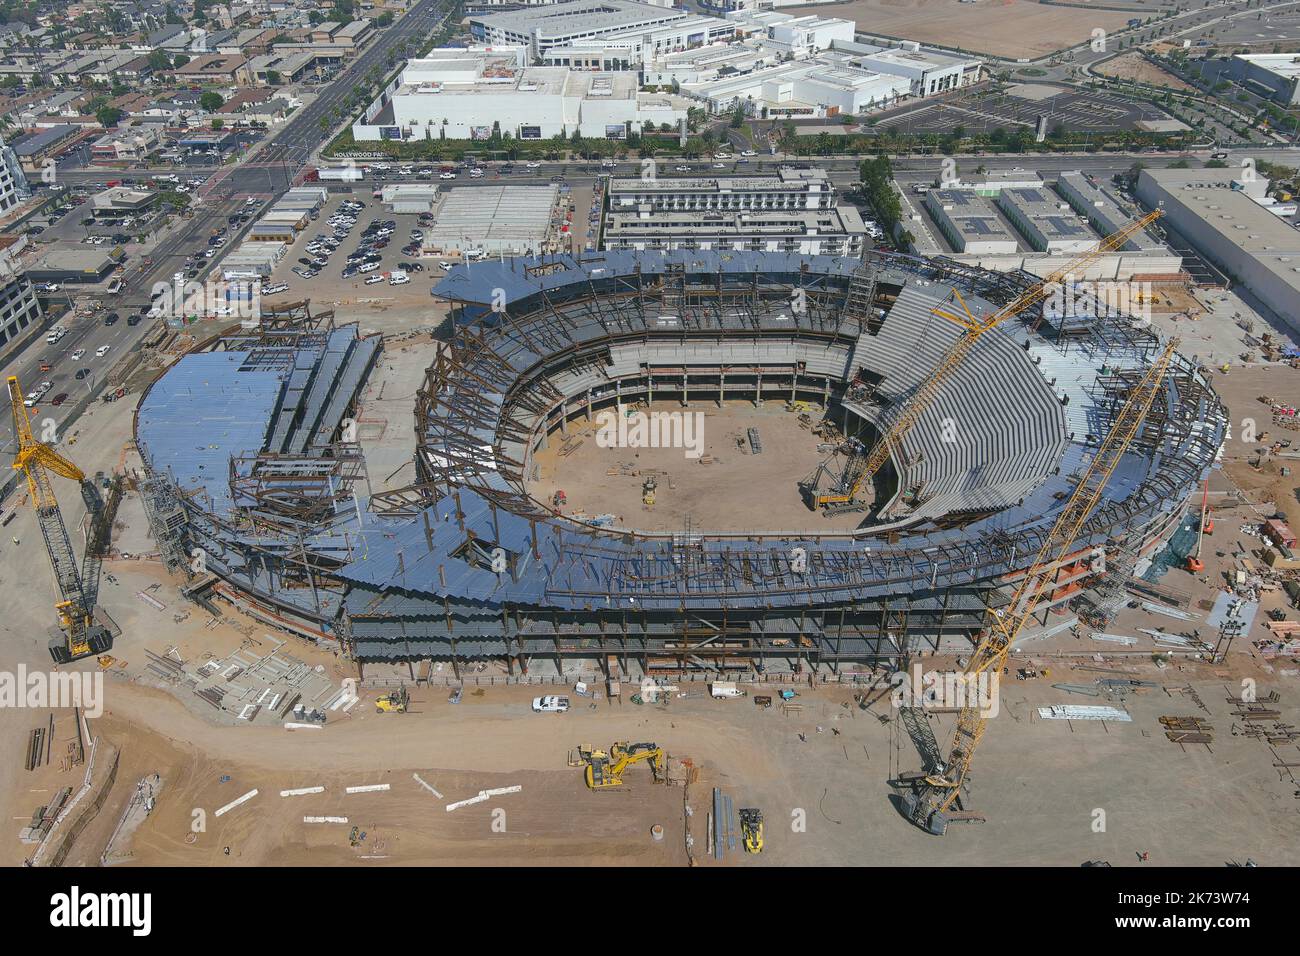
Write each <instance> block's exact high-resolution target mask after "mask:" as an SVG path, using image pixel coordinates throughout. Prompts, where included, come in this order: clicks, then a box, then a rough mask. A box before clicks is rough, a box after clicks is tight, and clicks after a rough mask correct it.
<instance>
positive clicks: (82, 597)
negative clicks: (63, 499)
mask: <svg viewBox="0 0 1300 956" xmlns="http://www.w3.org/2000/svg"><path fill="white" fill-rule="evenodd" d="M6 385H7V386H8V389H9V407H10V411H11V412H12V415H13V423H14V438H15V444H16V449H17V450H16V452H15V454H14V464H13V467H14V470H15V471H21V472H22V473H23V476H24V477H25V478H26V479H27V490H28V493H29V496H30V498H31V502H32V507H33V508H34V509H35V510H36V522H37V524H38V525H39V527H40V529H41V537H42V538H43V539H44V541H45V551H46V553H47V554H48V555H49V557H50V566H51V567H52V568H53V570H54V580H55V582H56V584H57V585H58V588H59V601H58V603H57V604H56V605H55V610H56V612H57V613H58V616H59V628H60V630H61V631H62V636H61V637H59V638H57V639H56V640H55V641H52V642H51V643H50V654H51V655H52V656H53V657H54V659H55V660H56V661H59V662H61V663H62V662H66V661H69V660H75V659H76V658H78V657H84V656H85V655H86V654H90V653H97V652H98V651H99V650H102V649H103V648H104V647H106V646H107V643H108V639H107V631H106V629H105V628H104V627H103V626H102V625H100V624H96V623H95V619H94V608H93V606H92V602H91V600H90V598H89V596H88V595H87V593H86V588H85V583H84V581H83V578H82V574H81V571H80V570H79V569H78V567H77V557H76V553H75V552H74V551H73V549H72V539H71V538H70V537H69V535H68V528H67V525H65V524H64V521H63V513H62V512H61V511H60V510H59V502H58V499H57V498H56V497H55V496H54V486H53V484H51V482H50V476H49V474H47V472H53V473H54V474H56V475H59V476H61V477H63V478H67V479H69V480H71V481H76V482H78V483H80V484H81V485H82V487H83V488H84V487H85V486H86V476H85V474H84V473H82V471H81V469H80V468H78V467H77V466H76V465H74V464H73V463H72V462H70V461H68V459H66V458H64V457H63V456H62V455H60V454H59V453H58V452H56V451H55V450H54V449H53V448H50V447H49V446H48V445H45V444H43V443H42V442H39V441H37V440H36V438H35V436H34V435H33V434H32V421H31V417H30V416H29V415H28V414H27V406H26V405H24V404H23V390H22V387H21V386H20V385H19V383H18V377H17V376H16V375H10V376H9V377H8V379H7V380H6Z"/></svg>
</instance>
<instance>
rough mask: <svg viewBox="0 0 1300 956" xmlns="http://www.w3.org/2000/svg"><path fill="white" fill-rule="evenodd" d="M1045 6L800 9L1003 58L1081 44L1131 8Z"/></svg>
mask: <svg viewBox="0 0 1300 956" xmlns="http://www.w3.org/2000/svg"><path fill="white" fill-rule="evenodd" d="M1079 6H1086V4H1072V5H1071V6H1069V7H1066V6H1048V5H1045V4H1039V3H1032V2H1029V0H976V2H974V3H958V2H956V0H853V2H850V3H836V4H830V5H827V6H817V7H809V8H807V9H806V10H803V11H802V12H803V13H807V14H812V15H814V16H823V17H839V18H841V19H846V20H856V21H857V24H858V30H859V31H860V32H862V33H868V34H876V35H883V36H888V37H895V38H898V39H904V40H918V41H920V42H921V43H934V44H938V45H941V46H947V47H959V48H961V49H963V50H969V51H972V52H975V53H987V54H990V55H992V56H998V57H1003V58H1006V59H1013V60H1014V59H1020V58H1022V57H1023V58H1028V59H1035V58H1037V57H1041V56H1046V55H1047V54H1049V53H1052V52H1054V51H1056V50H1061V49H1064V48H1066V47H1070V46H1074V45H1075V44H1078V43H1082V42H1084V41H1085V40H1087V39H1088V38H1089V37H1090V36H1092V31H1093V29H1095V28H1098V27H1100V28H1101V29H1103V30H1106V31H1112V30H1115V29H1118V28H1120V27H1123V26H1124V25H1125V24H1126V23H1127V22H1128V19H1129V17H1131V16H1132V14H1131V13H1124V12H1120V11H1116V10H1104V9H1098V10H1080V9H1079Z"/></svg>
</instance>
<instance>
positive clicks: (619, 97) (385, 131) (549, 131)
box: [352, 48, 690, 140]
mask: <svg viewBox="0 0 1300 956" xmlns="http://www.w3.org/2000/svg"><path fill="white" fill-rule="evenodd" d="M519 52H520V51H519V49H518V48H507V49H506V50H491V51H489V50H439V51H434V53H435V54H437V55H436V56H432V57H428V58H425V59H421V60H413V61H411V63H410V64H409V65H408V66H407V68H406V69H405V70H404V71H403V73H402V77H401V81H400V83H398V84H397V86H396V87H395V88H394V89H393V91H392V93H391V96H390V97H389V102H388V103H386V104H382V105H381V104H376V106H378V107H379V108H378V109H376V108H375V107H372V108H371V109H370V110H368V111H367V113H366V119H365V120H364V121H363V122H359V123H356V124H354V125H353V128H352V133H353V137H354V138H355V139H357V140H375V139H479V140H487V139H489V138H491V137H492V135H493V134H494V133H499V134H500V135H502V136H505V135H509V136H511V137H513V138H515V139H521V140H541V139H550V138H552V137H555V136H559V135H571V134H573V133H574V132H578V133H580V134H581V135H583V136H588V137H596V138H600V137H604V138H608V139H624V138H626V136H627V133H628V132H629V131H640V130H641V129H642V127H643V126H644V125H645V124H646V123H654V124H655V125H656V126H659V125H661V124H665V123H666V124H668V125H670V126H676V125H677V124H678V122H679V121H681V120H683V119H685V118H686V111H687V109H688V108H689V106H690V103H689V102H688V101H687V100H685V99H684V98H682V97H679V96H673V95H669V94H660V93H642V92H641V91H640V84H639V82H638V78H637V76H636V74H634V73H590V72H584V71H577V70H571V69H568V68H567V67H545V66H543V67H521V66H519V65H518V54H519ZM389 110H391V114H390V113H389V112H388V111H389Z"/></svg>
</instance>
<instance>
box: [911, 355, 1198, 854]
mask: <svg viewBox="0 0 1300 956" xmlns="http://www.w3.org/2000/svg"><path fill="white" fill-rule="evenodd" d="M1177 346H1178V340H1177V339H1175V340H1173V341H1171V342H1170V343H1169V344H1168V345H1167V346H1166V347H1165V348H1164V350H1163V351H1162V352H1161V354H1160V356H1159V358H1158V359H1157V360H1156V362H1155V363H1154V364H1153V365H1152V366H1151V367H1150V368H1149V369H1147V372H1146V374H1145V375H1144V376H1143V377H1142V379H1141V381H1140V382H1139V383H1138V384H1137V385H1136V386H1135V387H1134V388H1133V390H1132V391H1131V392H1130V393H1129V395H1128V398H1127V400H1126V401H1125V403H1124V406H1123V407H1122V408H1121V409H1120V411H1119V414H1118V415H1117V416H1116V417H1115V420H1114V422H1113V423H1112V425H1111V427H1110V430H1109V431H1108V432H1107V434H1106V437H1105V439H1104V440H1103V441H1102V443H1101V445H1100V447H1099V448H1098V449H1097V453H1096V454H1095V455H1094V456H1093V458H1092V460H1091V462H1089V464H1088V467H1087V469H1086V470H1085V471H1084V474H1083V476H1082V477H1081V478H1080V479H1079V483H1078V485H1077V486H1076V487H1075V489H1074V492H1073V494H1071V495H1070V498H1069V500H1068V501H1067V502H1066V503H1065V506H1064V507H1063V508H1062V509H1061V512H1060V514H1059V515H1058V516H1057V518H1056V521H1055V522H1054V523H1053V525H1052V529H1051V531H1049V532H1048V533H1047V536H1046V537H1045V538H1044V539H1043V543H1042V545H1041V546H1040V547H1039V549H1038V553H1037V554H1036V555H1035V557H1034V562H1033V564H1032V565H1030V568H1029V571H1028V572H1026V574H1025V576H1024V578H1023V579H1022V580H1021V582H1020V584H1019V586H1018V587H1017V588H1016V591H1015V594H1014V596H1013V597H1012V599H1011V601H1010V603H1009V604H1008V605H1007V606H1006V608H1005V609H1004V610H1003V611H1002V612H1001V613H999V612H998V611H995V610H993V609H992V608H990V609H989V611H988V622H987V626H986V627H985V630H984V634H983V637H982V638H981V640H980V642H979V644H978V645H977V646H976V648H975V651H974V653H973V654H972V655H971V658H970V660H969V661H968V662H967V664H966V667H965V671H964V673H965V675H966V678H967V683H966V686H967V687H971V686H973V685H974V680H973V678H975V677H977V676H978V675H980V674H985V673H988V674H991V675H994V677H993V679H994V680H996V679H997V675H1000V674H1001V672H1002V668H1003V667H1004V666H1005V664H1006V659H1007V655H1008V653H1010V651H1011V647H1012V646H1013V645H1014V644H1015V641H1016V638H1017V637H1018V636H1019V635H1020V632H1021V630H1022V629H1023V628H1024V627H1025V625H1026V624H1027V623H1028V622H1029V621H1030V620H1032V619H1033V616H1034V611H1035V609H1036V608H1037V607H1038V604H1039V602H1040V601H1041V600H1042V597H1043V595H1044V593H1045V592H1046V591H1047V589H1048V586H1049V584H1050V583H1051V580H1052V578H1053V576H1054V575H1055V574H1056V573H1057V571H1058V569H1059V568H1060V566H1061V565H1062V563H1064V562H1065V560H1066V559H1067V558H1068V557H1069V556H1070V552H1071V550H1072V549H1073V547H1074V542H1075V539H1076V538H1077V537H1078V536H1079V533H1080V531H1082V529H1083V526H1084V522H1086V521H1087V519H1088V515H1090V514H1091V513H1092V510H1093V509H1094V508H1095V507H1096V506H1097V503H1098V502H1099V501H1100V500H1101V496H1102V492H1103V491H1104V490H1105V487H1106V483H1107V482H1108V481H1109V480H1110V477H1111V475H1112V474H1114V472H1115V468H1116V466H1118V464H1119V462H1120V459H1121V458H1123V456H1124V453H1125V452H1126V451H1127V450H1128V447H1129V445H1130V444H1131V443H1132V441H1133V439H1134V438H1136V437H1137V434H1138V431H1139V430H1140V429H1141V427H1142V423H1143V421H1144V420H1145V419H1146V416H1147V413H1148V412H1149V411H1150V410H1151V406H1152V403H1153V402H1154V401H1155V398H1156V395H1157V394H1158V393H1159V391H1160V386H1161V384H1162V382H1163V381H1164V377H1165V374H1166V372H1167V371H1168V369H1169V365H1170V362H1171V361H1172V360H1173V355H1174V350H1175V349H1176V348H1177ZM987 723H988V718H987V716H986V715H985V712H984V708H983V706H981V702H971V701H966V702H964V705H963V706H962V709H961V711H960V713H959V715H958V718H957V729H956V733H955V735H954V738H953V745H952V751H951V753H950V755H949V757H948V763H947V766H946V767H944V768H943V769H942V771H941V772H939V773H935V774H931V775H930V776H928V777H926V778H925V780H924V783H923V785H922V786H920V787H919V788H918V791H917V793H916V794H915V796H914V798H913V802H912V804H911V807H910V812H911V816H912V819H913V820H914V821H915V822H917V823H918V824H920V825H922V826H924V827H926V828H928V829H930V830H931V831H932V832H940V833H941V832H943V830H942V826H943V820H942V814H943V813H944V812H945V811H947V810H948V809H949V807H951V806H952V805H953V803H954V802H956V801H957V800H958V798H959V797H960V794H961V789H962V784H963V783H964V782H965V779H966V774H967V773H968V772H969V770H970V765H971V761H972V759H973V757H974V755H975V748H976V747H977V746H978V745H979V742H980V739H981V738H982V737H983V736H984V730H985V727H986V725H987ZM936 815H938V821H937V823H936Z"/></svg>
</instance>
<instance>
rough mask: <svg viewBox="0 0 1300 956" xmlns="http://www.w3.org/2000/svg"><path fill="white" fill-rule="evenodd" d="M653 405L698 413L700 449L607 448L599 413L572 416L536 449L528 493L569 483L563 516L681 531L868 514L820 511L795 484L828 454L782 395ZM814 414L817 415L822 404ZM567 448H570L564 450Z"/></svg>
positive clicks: (538, 494)
mask: <svg viewBox="0 0 1300 956" xmlns="http://www.w3.org/2000/svg"><path fill="white" fill-rule="evenodd" d="M649 411H650V412H651V413H652V414H653V413H661V412H666V413H677V414H681V413H682V412H683V411H684V412H686V413H688V414H699V415H702V416H703V417H702V418H701V419H699V420H698V421H699V423H700V425H699V428H700V436H701V445H700V448H699V450H700V451H701V452H702V454H701V455H699V456H697V457H687V455H686V453H685V451H686V450H685V449H683V448H605V447H601V445H600V443H599V442H598V439H597V436H598V431H599V428H600V420H599V413H597V417H596V420H593V422H592V423H590V424H588V423H586V422H572V423H570V426H569V439H568V441H567V442H566V441H565V439H563V438H562V437H561V436H560V435H559V433H552V435H551V439H550V443H549V446H548V447H547V448H546V449H544V450H543V451H542V452H540V453H539V454H538V455H537V456H536V461H537V464H538V467H539V473H538V478H537V480H536V481H533V482H530V483H529V485H528V491H529V493H530V494H532V495H533V497H535V498H536V499H537V500H539V501H544V502H547V503H550V502H551V500H552V496H553V495H554V493H555V492H556V491H557V490H563V491H564V493H565V495H566V496H567V497H568V504H567V505H566V506H565V507H564V508H563V509H562V511H563V513H564V514H566V515H569V516H571V517H580V518H587V519H590V518H593V517H596V516H599V515H607V514H609V515H614V516H615V523H616V525H617V526H619V527H631V528H641V529H643V530H647V531H678V530H681V529H682V528H684V527H686V526H687V524H688V523H689V525H690V527H692V528H694V529H696V530H703V529H710V530H718V531H748V530H761V531H770V530H777V529H779V530H783V531H800V530H810V531H820V532H826V531H833V530H841V529H845V528H853V527H856V526H857V525H858V524H860V523H861V522H862V518H863V515H862V514H845V515H840V516H838V517H836V518H823V517H822V516H820V515H817V514H813V513H812V512H811V511H809V510H808V508H807V506H806V505H805V504H804V503H803V499H802V498H801V497H800V495H799V489H798V482H799V481H801V480H803V479H804V478H805V477H807V476H808V475H809V474H811V473H812V472H813V471H814V470H815V469H816V468H817V465H818V464H819V463H820V462H821V461H822V460H823V459H824V458H826V457H827V455H826V454H825V453H819V452H818V451H817V445H818V443H819V442H820V441H821V439H819V438H817V437H816V436H815V435H813V433H812V432H811V431H809V430H808V429H806V428H802V427H800V425H799V419H798V416H797V415H796V414H794V413H792V412H788V411H786V410H785V407H784V406H783V405H782V404H781V403H780V402H768V403H767V404H765V405H764V406H763V407H762V408H755V407H754V406H753V405H752V404H750V403H748V402H735V403H730V404H728V405H726V406H724V407H723V408H718V407H717V406H716V404H714V403H708V404H696V405H692V406H691V407H690V408H688V409H682V407H681V406H680V405H679V404H678V403H676V402H656V403H655V404H654V405H653V406H652V407H651V408H650V409H649ZM811 415H812V418H813V419H814V420H815V419H819V418H820V417H821V415H820V413H819V412H816V411H814V412H812V413H811ZM749 428H757V429H758V433H759V439H760V442H761V444H762V448H763V451H762V453H761V454H757V455H755V454H753V453H752V452H751V451H750V446H749V441H748V439H747V438H746V431H747V429H749ZM575 444H576V447H574V445H575ZM566 447H567V448H570V449H572V450H571V451H570V452H569V453H568V454H567V455H566V454H564V453H563V452H564V449H565V448H566ZM648 476H653V477H654V478H655V480H656V482H657V483H658V487H657V488H656V490H655V504H654V506H653V507H649V506H647V505H645V504H643V503H642V484H643V482H644V481H645V479H646V477H648Z"/></svg>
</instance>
